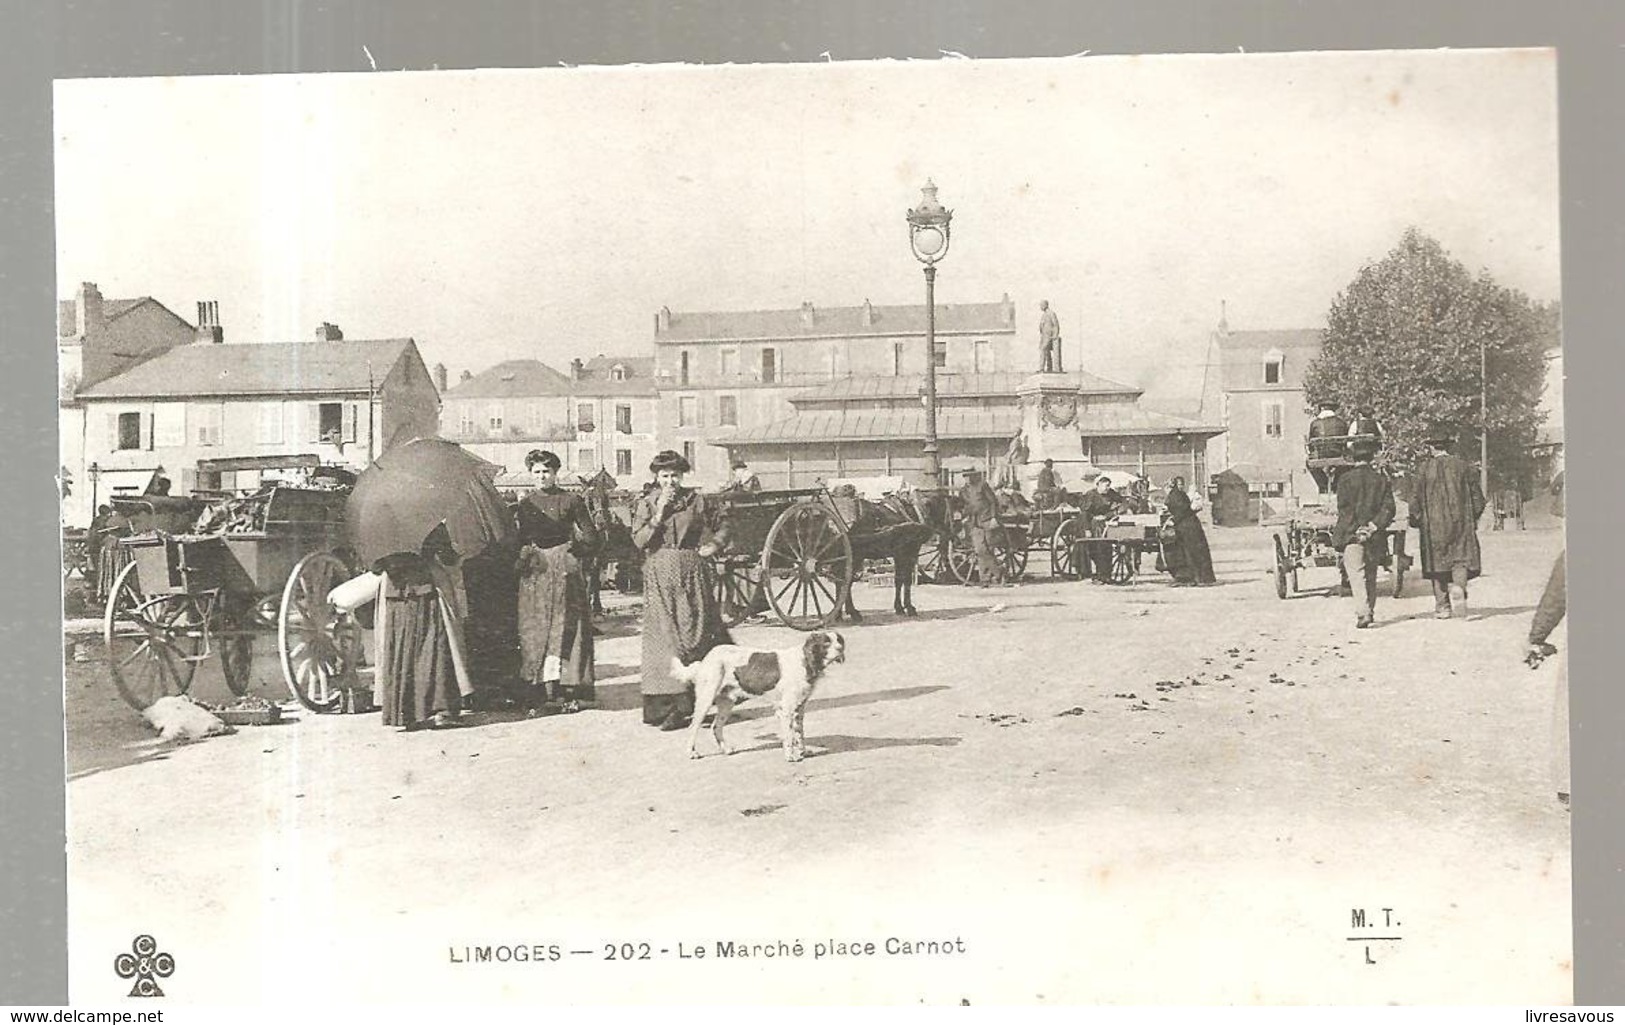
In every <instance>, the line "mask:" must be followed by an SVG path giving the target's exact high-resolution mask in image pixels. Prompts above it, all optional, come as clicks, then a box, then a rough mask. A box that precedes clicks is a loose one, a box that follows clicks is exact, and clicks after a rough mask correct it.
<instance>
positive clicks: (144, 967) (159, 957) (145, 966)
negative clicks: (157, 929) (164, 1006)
mask: <svg viewBox="0 0 1625 1025" xmlns="http://www.w3.org/2000/svg"><path fill="white" fill-rule="evenodd" d="M113 971H115V972H117V973H118V977H119V978H121V979H134V980H135V985H134V986H132V987H130V995H131V996H133V997H161V996H163V995H164V991H163V990H161V989H159V988H158V980H159V979H167V978H169V977H170V976H171V975H174V974H175V957H174V955H173V954H166V953H163V952H161V951H160V950H159V949H158V941H157V940H155V939H153V938H152V937H151V936H147V935H144V934H143V935H141V936H137V937H136V938H135V942H134V943H131V944H130V953H128V954H120V955H119V956H118V957H115V958H114V959H113Z"/></svg>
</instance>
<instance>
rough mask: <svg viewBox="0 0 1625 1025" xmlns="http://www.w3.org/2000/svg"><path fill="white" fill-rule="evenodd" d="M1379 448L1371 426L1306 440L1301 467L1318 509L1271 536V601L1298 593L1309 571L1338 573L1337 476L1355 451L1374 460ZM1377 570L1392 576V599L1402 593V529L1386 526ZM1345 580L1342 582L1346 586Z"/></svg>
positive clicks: (1407, 561)
mask: <svg viewBox="0 0 1625 1025" xmlns="http://www.w3.org/2000/svg"><path fill="white" fill-rule="evenodd" d="M1381 444H1382V435H1381V432H1380V430H1377V429H1376V428H1375V425H1374V424H1373V425H1372V430H1371V431H1370V432H1367V433H1349V434H1341V435H1325V436H1321V437H1317V438H1310V439H1308V441H1307V442H1305V445H1304V452H1305V455H1306V459H1305V462H1304V465H1305V466H1306V467H1307V468H1308V469H1309V473H1310V475H1311V476H1312V477H1313V478H1314V479H1315V483H1316V484H1317V485H1318V486H1319V488H1320V497H1321V502H1320V504H1319V505H1318V506H1315V507H1312V508H1309V509H1304V510H1300V511H1299V512H1298V513H1297V514H1296V515H1294V516H1292V517H1290V518H1289V519H1288V520H1287V521H1286V524H1285V526H1284V527H1283V528H1282V530H1281V532H1280V533H1278V534H1276V535H1275V596H1276V597H1277V598H1282V599H1285V598H1288V597H1290V596H1292V595H1294V594H1297V593H1298V592H1299V590H1300V588H1299V579H1298V574H1299V573H1300V572H1301V571H1302V570H1304V569H1308V568H1311V567H1318V568H1323V569H1324V568H1330V567H1334V566H1336V567H1341V565H1342V554H1343V553H1342V552H1340V551H1338V550H1337V547H1336V546H1335V545H1334V544H1333V543H1332V534H1333V530H1334V528H1335V527H1336V525H1337V512H1336V508H1337V507H1336V501H1335V499H1334V498H1333V496H1334V495H1335V494H1336V491H1337V475H1338V474H1339V473H1342V472H1343V471H1344V470H1347V469H1348V468H1350V467H1352V466H1354V465H1355V460H1354V458H1353V455H1352V453H1354V452H1355V451H1357V450H1358V449H1360V448H1362V447H1363V448H1364V449H1366V451H1367V453H1368V454H1369V455H1375V453H1376V452H1377V451H1378V449H1379V447H1380V446H1381ZM1378 564H1379V565H1381V566H1382V568H1384V569H1386V570H1387V571H1388V572H1389V573H1390V574H1392V576H1393V595H1394V597H1396V598H1397V597H1399V596H1400V595H1401V594H1402V593H1403V592H1404V588H1405V571H1406V570H1407V569H1409V568H1410V565H1411V557H1410V556H1409V555H1407V554H1406V552H1405V528H1404V527H1393V526H1390V527H1388V528H1387V529H1386V530H1384V531H1383V548H1382V555H1381V557H1380V559H1379V563H1378ZM1347 582H1348V581H1347V580H1346V579H1344V580H1343V581H1342V583H1343V584H1347Z"/></svg>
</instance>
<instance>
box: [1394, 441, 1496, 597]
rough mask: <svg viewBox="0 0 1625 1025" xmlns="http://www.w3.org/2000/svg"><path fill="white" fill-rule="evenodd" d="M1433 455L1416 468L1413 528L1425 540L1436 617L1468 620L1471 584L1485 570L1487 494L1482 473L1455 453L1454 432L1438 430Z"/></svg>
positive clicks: (1430, 445) (1425, 561) (1426, 567)
mask: <svg viewBox="0 0 1625 1025" xmlns="http://www.w3.org/2000/svg"><path fill="white" fill-rule="evenodd" d="M1424 441H1425V443H1426V444H1427V446H1428V449H1429V451H1430V452H1431V455H1430V456H1429V457H1428V458H1427V459H1424V460H1423V461H1422V463H1421V465H1419V466H1418V467H1417V468H1416V482H1415V485H1414V486H1413V487H1412V489H1411V500H1410V507H1411V515H1410V523H1411V526H1413V527H1415V528H1417V533H1418V536H1419V538H1420V540H1421V549H1422V551H1421V556H1422V575H1423V576H1425V577H1427V578H1428V580H1430V581H1432V583H1433V603H1434V615H1435V616H1436V617H1437V618H1439V619H1450V618H1451V617H1452V616H1457V617H1460V618H1466V616H1467V581H1469V580H1471V579H1472V578H1474V577H1476V576H1478V574H1479V572H1480V570H1481V569H1482V566H1481V563H1480V554H1479V547H1478V518H1479V517H1480V516H1482V515H1483V514H1484V493H1483V491H1481V490H1479V487H1478V474H1477V472H1475V471H1474V470H1473V468H1472V467H1471V466H1470V465H1468V463H1467V461H1466V460H1465V459H1462V458H1461V457H1460V456H1456V455H1452V454H1451V452H1450V444H1451V441H1452V438H1451V436H1450V433H1449V432H1448V431H1445V430H1442V429H1438V428H1435V429H1434V430H1432V431H1429V432H1428V436H1427V437H1426V438H1425V439H1424Z"/></svg>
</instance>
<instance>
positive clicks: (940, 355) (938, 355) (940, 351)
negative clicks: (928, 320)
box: [931, 338, 948, 367]
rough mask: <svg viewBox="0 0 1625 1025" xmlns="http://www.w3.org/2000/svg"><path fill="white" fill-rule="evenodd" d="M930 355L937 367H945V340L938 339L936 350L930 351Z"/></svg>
mask: <svg viewBox="0 0 1625 1025" xmlns="http://www.w3.org/2000/svg"><path fill="white" fill-rule="evenodd" d="M931 355H932V356H933V357H934V358H935V359H936V363H937V366H939V367H945V366H947V365H948V342H947V340H946V339H943V338H938V339H937V345H936V348H935V349H933V350H932V351H931Z"/></svg>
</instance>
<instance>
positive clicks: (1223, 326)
mask: <svg viewBox="0 0 1625 1025" xmlns="http://www.w3.org/2000/svg"><path fill="white" fill-rule="evenodd" d="M1219 334H1221V335H1225V336H1229V334H1230V318H1229V317H1228V316H1227V315H1226V310H1225V301H1224V300H1223V299H1220V300H1219Z"/></svg>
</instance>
